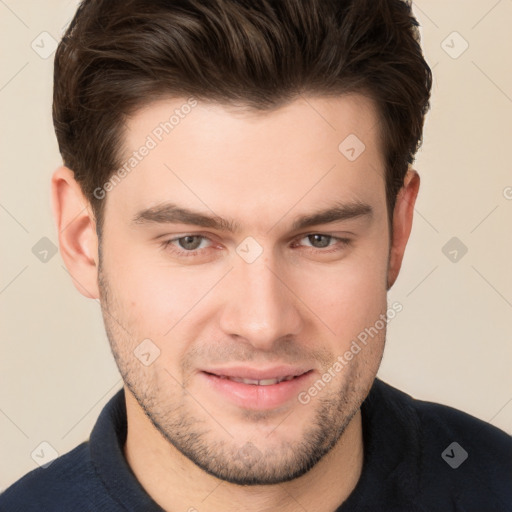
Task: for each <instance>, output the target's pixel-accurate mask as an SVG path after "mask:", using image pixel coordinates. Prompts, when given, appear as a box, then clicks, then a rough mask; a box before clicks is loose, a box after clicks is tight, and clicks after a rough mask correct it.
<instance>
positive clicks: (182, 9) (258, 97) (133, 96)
mask: <svg viewBox="0 0 512 512" xmlns="http://www.w3.org/2000/svg"><path fill="white" fill-rule="evenodd" d="M417 27H418V23H417V21H416V19H415V18H414V17H413V15H412V11H411V5H410V2H405V1H403V0H300V1H299V0H174V1H173V0H82V2H81V4H80V6H79V7H78V10H77V12H76V14H75V16H74V18H73V20H72V21H71V24H70V26H69V28H68V29H67V31H66V33H65V35H64V37H63V39H62V41H61V42H60V44H59V47H58V49H57V52H56V55H55V69H54V95H53V120H54V125H55V132H56V135H57V140H58V143H59V149H60V152H61V154H62V158H63V161H64V164H65V165H66V166H67V167H69V168H70V169H72V170H73V172H74V175H75V179H76V180H77V182H78V183H79V184H80V186H81V188H82V190H83V192H84V195H85V196H86V198H87V199H88V200H89V201H90V203H91V206H92V208H93V212H94V215H95V217H96V222H97V230H98V234H100V232H101V225H102V213H103V202H102V201H101V200H100V199H98V198H97V197H96V196H95V194H94V190H95V189H97V187H101V186H102V184H104V183H106V182H107V180H108V179H109V178H110V176H111V175H112V174H113V173H114V172H115V171H116V170H117V169H118V168H119V167H120V165H122V164H121V162H120V158H121V157H120V154H121V151H122V148H123V134H124V126H125V121H126V119H127V117H128V116H129V115H130V114H133V113H134V112H135V111H136V110H137V109H138V108H140V107H141V106H143V105H145V104H147V103H149V102H150V101H152V100H155V99H159V98H162V97H172V96H176V97H183V96H194V97H195V98H196V99H198V100H202V99H204V100H207V101H214V102H218V103H221V104H225V105H243V106H246V107H247V108H251V109H255V110H260V111H264V110H270V109H274V108H276V107H278V106H280V105H283V104H284V103H286V102H289V101H291V100H293V99H296V98H297V97H298V96H299V95H301V94H314V95H325V96H329V95H341V94H345V93H362V94H364V95H366V96H368V97H370V98H371V99H373V100H374V101H375V104H376V106H377V109H378V114H379V120H380V138H381V141H382V147H383V148H384V157H385V162H386V194H387V205H388V213H389V215H390V218H392V212H393V209H394V205H395V201H396V196H397V194H398V192H399V190H400V188H401V187H402V185H403V180H404V176H405V173H406V171H407V168H408V167H409V164H411V163H412V162H413V159H414V155H415V153H416V151H417V149H418V147H419V145H420V143H421V138H422V131H423V123H424V117H425V114H426V112H427V110H428V108H429V99H430V89H431V85H432V75H431V70H430V68H429V66H428V65H427V63H426V62H425V60H424V58H423V55H422V51H421V47H420V44H419V36H418V29H417ZM340 142H341V141H340Z"/></svg>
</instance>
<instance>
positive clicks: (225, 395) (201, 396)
mask: <svg viewBox="0 0 512 512" xmlns="http://www.w3.org/2000/svg"><path fill="white" fill-rule="evenodd" d="M186 104H187V101H186V99H183V100H178V99H172V100H166V101H159V102H157V103H153V104H151V105H149V106H147V107H146V108H144V109H143V110H140V111H138V112H137V113H136V114H135V115H134V116H133V117H132V118H131V119H130V120H129V122H128V124H127V133H126V144H125V157H126V158H125V162H128V163H129V165H128V166H127V167H126V168H125V169H130V170H129V171H128V172H125V173H121V174H122V176H120V179H119V180H118V181H117V182H111V184H110V185H107V187H105V190H108V191H107V193H106V194H105V198H104V201H106V203H105V217H104V219H105V220H104V226H103V234H102V241H101V260H100V275H99V286H100V299H101V306H102V310H103V317H104V321H105V326H106V330H107V334H108V337H109V340H110V344H111V347H112V351H113V354H114V356H115V359H116V362H117V365H118V367H119V370H120V372H121V374H122V376H123V379H124V382H125V385H126V388H127V390H129V392H130V393H132V394H133V396H134V397H135V398H136V400H137V402H138V404H139V405H140V407H141V408H142V410H143V411H144V412H145V414H146V415H147V416H148V417H149V418H150V420H151V421H152V423H153V424H154V426H155V427H156V428H157V429H158V431H159V432H160V433H161V434H162V435H163V436H164V437H165V438H166V439H167V440H168V441H169V443H171V444H172V445H173V446H174V447H175V448H176V449H177V450H179V451H180V452H181V453H182V454H184V455H185V456H187V457H188V458H189V459H190V460H192V461H193V462H194V463H196V464H197V465H198V466H200V467H201V468H202V469H204V470H205V471H207V472H209V473H210V474H213V475H215V476H216V477H218V478H220V479H223V480H227V481H230V482H234V483H238V484H260V485H262V484H271V483H279V482H284V481H287V480H290V479H292V478H296V477H298V476H300V475H302V474H304V473H305V472H306V471H308V470H309V469H310V468H311V467H312V466H314V464H315V463H316V462H318V461H319V460H320V458H321V457H322V456H323V455H325V454H326V453H327V452H328V451H329V450H331V449H332V448H333V447H334V446H335V445H336V443H337V441H338V440H339V439H340V436H341V435H342V434H343V432H344V430H345V429H346V427H347V425H348V424H349V422H350V420H351V419H352V418H353V417H354V415H355V414H356V412H357V411H358V409H359V407H360V405H361V403H362V401H363V400H364V398H365V397H366V395H367V393H368V391H369V389H370V387H371V385H372V383H373V380H374V378H375V376H376V373H377V370H378V367H379V364H380V361H381V358H382V353H383V349H384V339H385V327H382V325H383V322H382V318H384V317H383V315H385V314H386V309H387V303H386V291H387V285H386V283H387V277H388V276H387V271H388V256H389V249H390V247H389V243H390V241H389V230H388V221H387V211H386V194H385V184H384V160H383V156H382V150H381V147H380V143H379V138H378V132H377V114H376V111H375V110H374V107H373V104H372V103H371V102H370V101H369V100H368V99H365V98H364V97H361V96H357V95H354V96H344V97H338V98H335V99H332V98H330V99H327V98H308V100H307V101H305V99H302V98H301V99H300V100H296V101H294V102H292V103H289V104H288V105H287V106H285V107H282V108H279V109H277V110H274V111H272V112H265V113H259V114H256V113H254V112H249V111H235V110H233V109H226V108H224V107H222V106H220V105H218V104H206V103H201V102H197V103H196V104H195V106H191V107H190V108H188V107H185V106H184V105H186ZM189 106H190V104H189ZM176 109H177V110H178V111H179V112H180V113H181V114H180V115H177V116H176V117H175V119H174V120H173V123H174V124H173V125H172V127H171V128H170V127H169V126H170V125H165V122H166V121H169V118H170V115H171V114H172V113H173V112H174V111H175V110H176ZM178 118H179V120H178V121H176V120H177V119H178ZM160 123H164V124H160ZM162 127H165V128H167V131H166V130H165V129H164V128H162ZM354 136H357V138H358V139H359V140H358V139H355V138H354ZM347 137H349V138H348V139H347ZM345 139H347V141H345ZM343 141H345V142H343ZM340 144H341V146H340ZM362 144H364V150H363V151H362V152H361V150H362V149H363V146H362ZM142 146H145V147H147V148H149V149H148V150H147V151H145V150H140V148H141V147H142ZM134 151H136V152H137V155H138V156H137V155H136V156H134V155H133V152H134ZM142 153H144V155H142ZM130 157H132V158H135V159H136V161H135V160H132V161H130V160H129V159H130ZM354 157H355V158H354ZM130 162H131V165H132V166H131V167H130ZM124 174H126V175H125V176H123V175H124ZM98 193H100V192H98ZM379 320H380V322H379ZM376 325H377V326H379V327H380V329H375V326H376ZM384 325H385V324H384ZM371 327H374V331H378V332H377V333H376V334H373V336H372V337H368V339H367V342H366V343H365V344H363V343H362V342H361V341H360V340H361V336H360V337H359V340H358V335H360V334H361V333H362V332H364V331H365V329H369V328H371ZM374 331H372V333H373V332H374ZM354 342H356V345H357V346H358V347H359V350H358V349H357V348H355V345H354ZM347 353H351V354H352V357H350V356H349V355H347ZM329 376H330V377H329ZM283 379H284V380H283Z"/></svg>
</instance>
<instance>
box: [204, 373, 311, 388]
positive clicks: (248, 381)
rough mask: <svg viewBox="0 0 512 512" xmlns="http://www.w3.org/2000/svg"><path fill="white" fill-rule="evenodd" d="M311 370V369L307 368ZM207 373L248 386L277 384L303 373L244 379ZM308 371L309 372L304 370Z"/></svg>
mask: <svg viewBox="0 0 512 512" xmlns="http://www.w3.org/2000/svg"><path fill="white" fill-rule="evenodd" d="M309 371H311V370H309ZM205 373H207V374H208V375H211V376H213V377H218V378H219V379H227V380H231V381H233V382H240V383H241V384H248V385H249V386H273V385H274V384H279V383H280V382H287V381H290V380H292V379H297V378H299V377H301V376H302V375H304V374H301V375H286V376H285V377H274V378H271V379H244V378H243V377H228V376H227V375H217V374H215V373H209V372H205ZM305 373H309V372H305Z"/></svg>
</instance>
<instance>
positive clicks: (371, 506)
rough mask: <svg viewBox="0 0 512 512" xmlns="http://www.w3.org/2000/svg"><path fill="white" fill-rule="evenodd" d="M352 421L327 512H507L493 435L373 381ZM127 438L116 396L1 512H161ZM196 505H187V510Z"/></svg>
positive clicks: (508, 463) (511, 472) (502, 436)
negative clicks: (342, 470) (352, 479)
mask: <svg viewBox="0 0 512 512" xmlns="http://www.w3.org/2000/svg"><path fill="white" fill-rule="evenodd" d="M361 414H362V425H363V439H364V462H363V470H362V473H361V477H360V479H359V481H358V483H357V485H356V487H355V489H354V490H353V491H352V493H351V494H350V496H349V497H348V498H347V500H345V502H344V503H343V504H341V505H340V506H339V507H338V508H337V510H336V511H333V512H356V511H357V512H365V511H368V512H370V511H371V512H376V511H383V512H390V511H396V512H398V511H400V512H512V437H511V436H509V435H508V434H506V433H505V432H503V431H502V430H499V429H498V428H496V427H494V426H492V425H490V424H488V423H485V422H483V421H481V420H479V419H477V418H475V417H473V416H470V415H468V414H466V413H464V412H462V411H458V410H456V409H453V408H451V407H448V406H444V405H440V404H436V403H432V402H425V401H421V400H416V399H414V398H412V397H411V396H409V395H407V394H405V393H403V392H402V391H400V390H398V389H396V388H394V387H392V386H390V385H388V384H386V383H385V382H383V381H382V380H380V379H375V382H374V384H373V386H372V388H371V390H370V393H369V394H368V396H367V398H366V400H365V401H364V402H363V404H362V406H361ZM126 433H127V420H126V405H125V399H124V390H123V389H121V390H119V392H118V393H117V394H116V395H114V396H113V397H112V398H111V400H110V401H109V402H108V403H107V405H106V406H105V407H104V409H103V410H102V412H101V414H100V416H99V418H98V420H97V422H96V425H95V426H94V429H93V430H92V433H91V436H90V439H89V440H88V441H86V442H84V443H82V444H80V445H79V446H77V447H76V448H74V449H73V450H71V451H70V452H68V453H66V454H65V455H62V456H60V457H58V458H57V459H56V460H54V461H53V462H52V463H51V464H50V465H49V466H47V467H46V468H37V469H35V470H33V471H31V472H30V473H28V474H26V475H25V476H24V477H22V478H21V479H19V480H18V481H17V482H15V483H14V484H13V485H11V486H10V487H9V488H8V489H7V490H5V491H4V492H3V493H2V494H1V495H0V511H1V512H18V511H19V512H22V511H23V512H36V511H37V512H65V511H73V512H91V511H101V512H118V511H134V512H135V511H141V512H161V511H162V510H163V509H162V508H161V507H160V506H159V505H158V504H157V503H155V502H154V501H153V499H152V498H151V497H150V496H149V495H148V494H147V493H146V491H145V490H144V489H143V487H142V486H141V485H140V483H139V482H138V481H137V479H136V478H135V475H134V474H133V472H132V471H131V469H130V467H129V466H128V464H127V462H126V459H125V457H124V454H123V446H124V443H125V441H126ZM202 499H204V496H191V497H190V504H191V507H194V506H195V508H197V510H201V508H202V507H201V500H202ZM203 508H204V507H203ZM171 512H174V511H171ZM311 512H313V511H311Z"/></svg>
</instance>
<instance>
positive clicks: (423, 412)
mask: <svg viewBox="0 0 512 512" xmlns="http://www.w3.org/2000/svg"><path fill="white" fill-rule="evenodd" d="M378 387H379V396H380V398H381V399H382V400H384V401H385V403H386V404H387V407H389V408H390V409H394V410H395V414H398V416H397V417H398V418H401V417H406V416H408V417H412V418H414V420H415V421H414V423H413V425H414V428H415V430H417V441H418V444H419V451H418V453H419V454H420V455H419V460H418V461H417V465H418V467H419V479H420V482H419V486H420V489H421V491H420V492H421V493H422V494H423V500H424V501H425V503H428V504H429V506H431V507H432V506H433V507H434V508H435V507H436V506H441V505H442V506H445V507H446V506H447V504H448V502H449V503H450V504H451V505H452V508H451V510H464V511H466V510H467V511H471V510H488V511H493V510H496V511H498V510H499V511H500V512H501V511H511V510H512V437H511V436H510V435H508V434H507V433H506V432H504V431H503V430H500V429H499V428H497V427H495V426H493V425H491V424H489V423H487V422H485V421H482V420H480V419H478V418H476V417H474V416H471V415H470V414H468V413H465V412H463V411H460V410H458V409H455V408H453V407H450V406H447V405H443V404H439V403H434V402H429V401H425V400H419V399H415V398H413V397H412V396H410V395H408V394H406V393H404V392H403V391H400V390H398V389H396V388H393V387H392V386H390V385H388V384H386V383H384V382H382V381H380V383H379V384H378Z"/></svg>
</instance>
